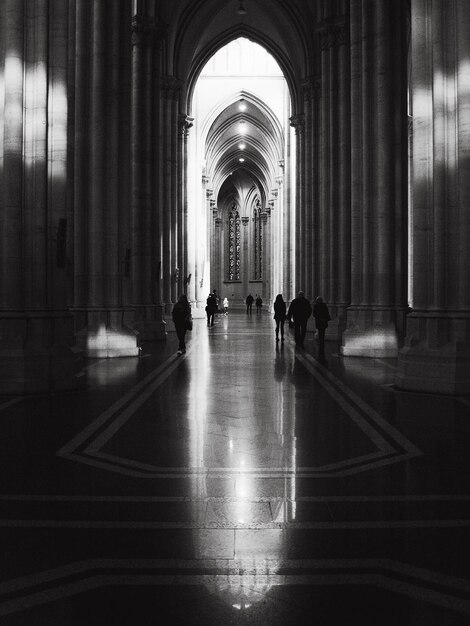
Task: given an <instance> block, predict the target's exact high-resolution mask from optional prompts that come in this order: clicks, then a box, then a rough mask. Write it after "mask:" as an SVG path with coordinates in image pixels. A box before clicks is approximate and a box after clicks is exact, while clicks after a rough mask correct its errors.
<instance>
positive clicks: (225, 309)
mask: <svg viewBox="0 0 470 626" xmlns="http://www.w3.org/2000/svg"><path fill="white" fill-rule="evenodd" d="M224 315H225V316H227V315H228V298H227V296H225V298H224Z"/></svg>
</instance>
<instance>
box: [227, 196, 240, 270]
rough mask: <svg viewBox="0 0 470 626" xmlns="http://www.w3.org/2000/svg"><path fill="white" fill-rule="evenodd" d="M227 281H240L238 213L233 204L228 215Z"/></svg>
mask: <svg viewBox="0 0 470 626" xmlns="http://www.w3.org/2000/svg"><path fill="white" fill-rule="evenodd" d="M228 257H229V258H228V279H229V280H240V213H239V212H238V211H237V207H236V205H235V204H233V205H232V208H231V209H230V212H229V215H228Z"/></svg>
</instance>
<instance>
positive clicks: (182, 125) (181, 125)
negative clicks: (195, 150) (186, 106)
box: [178, 113, 194, 137]
mask: <svg viewBox="0 0 470 626" xmlns="http://www.w3.org/2000/svg"><path fill="white" fill-rule="evenodd" d="M193 122H194V117H189V115H186V113H180V114H179V115H178V130H179V132H180V135H182V136H183V137H187V135H188V133H189V129H190V128H192V126H193Z"/></svg>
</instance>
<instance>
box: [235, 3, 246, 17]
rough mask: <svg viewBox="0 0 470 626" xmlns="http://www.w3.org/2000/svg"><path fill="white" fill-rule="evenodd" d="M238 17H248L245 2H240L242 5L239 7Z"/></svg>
mask: <svg viewBox="0 0 470 626" xmlns="http://www.w3.org/2000/svg"><path fill="white" fill-rule="evenodd" d="M237 15H246V11H245V7H244V6H243V0H240V4H239V5H238V9H237Z"/></svg>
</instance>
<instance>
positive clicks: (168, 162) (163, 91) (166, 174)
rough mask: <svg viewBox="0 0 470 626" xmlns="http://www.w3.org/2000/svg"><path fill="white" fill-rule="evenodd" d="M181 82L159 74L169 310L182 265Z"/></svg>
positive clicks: (165, 285)
mask: <svg viewBox="0 0 470 626" xmlns="http://www.w3.org/2000/svg"><path fill="white" fill-rule="evenodd" d="M180 88H181V81H179V80H178V79H177V78H175V77H174V76H161V77H160V89H159V93H160V102H159V106H160V107H161V112H162V114H161V117H160V121H159V139H160V141H159V166H160V168H161V169H162V179H161V184H162V185H163V194H162V204H161V205H160V207H159V211H161V212H162V214H163V224H162V238H163V258H162V276H163V302H164V306H165V311H166V313H170V311H171V308H172V306H173V304H174V303H175V302H176V300H177V297H178V295H179V294H180V293H182V288H183V283H184V279H183V275H182V274H183V268H180V267H178V245H177V244H178V229H180V228H181V222H182V207H181V202H180V197H179V194H178V177H179V173H178V164H179V158H178V147H179V142H178V119H179V118H178V115H179V114H178V101H179V93H180Z"/></svg>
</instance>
